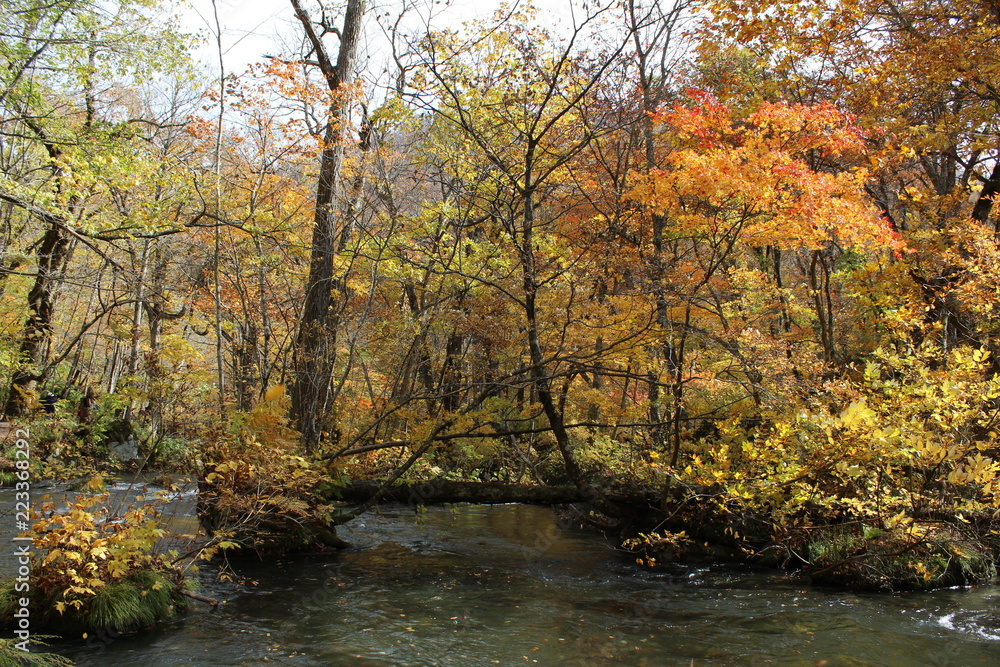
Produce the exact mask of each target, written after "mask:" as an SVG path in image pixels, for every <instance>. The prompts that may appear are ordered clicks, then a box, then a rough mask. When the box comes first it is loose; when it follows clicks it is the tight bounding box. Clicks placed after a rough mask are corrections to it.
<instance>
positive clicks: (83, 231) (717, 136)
mask: <svg viewBox="0 0 1000 667" xmlns="http://www.w3.org/2000/svg"><path fill="white" fill-rule="evenodd" d="M407 7H409V5H407ZM169 9H170V8H169V7H168V6H166V5H165V4H162V3H160V2H159V1H158V0H115V1H114V2H97V1H95V0H51V1H46V2H40V1H39V0H10V1H9V2H7V3H5V4H4V7H3V8H2V9H0V30H2V34H3V38H2V42H0V65H2V67H0V164H2V172H0V303H2V307H0V406H3V409H4V412H5V414H6V417H5V419H7V420H10V421H11V422H13V423H19V424H30V425H31V428H32V432H33V433H34V434H36V442H35V443H34V445H33V446H34V450H33V452H34V453H33V456H34V457H35V458H34V460H33V465H34V466H36V469H37V470H38V471H39V472H38V474H39V475H41V474H45V475H50V476H58V475H60V474H66V471H67V470H72V471H78V470H82V469H93V470H112V469H115V467H117V468H119V469H123V470H130V469H134V468H135V467H137V466H139V465H142V466H148V467H150V468H153V469H158V470H170V471H180V472H184V473H188V474H191V475H194V476H195V477H196V478H197V479H198V480H199V489H200V492H201V501H200V502H201V503H202V505H201V507H202V517H201V518H202V520H203V524H204V525H205V527H206V530H207V532H208V533H209V534H210V535H218V537H217V539H216V542H215V546H213V547H212V548H213V549H221V550H225V549H250V550H257V551H258V552H263V551H267V550H268V549H278V550H280V549H282V548H284V547H285V546H287V540H289V539H294V540H298V541H300V542H310V543H313V544H319V545H321V546H324V547H332V546H336V544H337V538H336V535H335V527H336V525H337V524H341V523H344V522H346V521H349V520H350V519H352V518H354V517H356V516H358V515H359V514H360V513H362V512H364V511H365V510H367V509H369V508H370V507H371V506H372V505H373V504H374V503H375V502H378V501H379V500H381V499H386V498H393V497H395V498H397V499H403V500H404V501H405V500H406V499H407V498H410V499H411V500H412V499H413V498H414V497H416V498H417V499H418V500H420V501H426V502H449V501H453V500H473V501H477V500H478V501H480V502H501V501H517V500H527V501H528V502H543V503H545V504H566V505H569V504H570V503H573V504H574V509H573V510H572V511H573V512H575V513H576V515H578V516H579V519H580V521H581V522H587V523H590V524H592V525H596V526H600V527H603V528H605V529H612V528H613V529H616V530H619V531H625V532H624V533H621V534H622V535H623V537H622V539H623V540H624V542H623V547H622V548H627V549H631V550H633V551H634V552H635V554H636V555H637V557H638V558H639V559H640V560H641V561H642V562H644V563H645V564H647V565H650V566H655V564H656V562H657V561H662V560H664V559H671V558H685V557H687V556H689V555H690V554H692V553H697V554H698V555H700V556H705V555H706V554H707V555H709V556H717V557H726V558H731V557H739V558H744V559H749V560H752V561H754V562H762V563H767V564H772V565H778V566H783V567H786V568H789V570H791V571H803V572H807V573H809V574H810V575H811V576H813V577H814V578H815V579H816V580H824V581H831V582H834V583H845V582H846V583H847V584H848V585H854V586H860V587H867V588H883V589H885V588H931V587H937V586H943V585H951V584H955V583H968V582H974V581H982V580H985V579H988V578H990V577H992V576H993V575H994V574H995V569H996V566H995V563H996V557H997V548H1000V542H998V540H997V529H998V524H997V520H996V516H997V514H996V513H997V511H998V509H1000V462H998V460H997V457H998V455H1000V443H998V436H997V432H998V431H1000V375H998V373H1000V358H998V355H1000V328H998V324H997V322H998V319H997V317H998V312H997V309H998V307H1000V246H998V242H1000V215H998V213H1000V212H998V211H997V209H996V207H994V198H995V197H996V195H997V194H998V192H1000V125H998V119H1000V114H998V112H1000V5H998V4H997V3H995V2H992V1H990V0H942V1H940V2H929V1H928V0H900V1H890V0H838V1H836V2H826V1H823V2H820V1H811V0H810V1H806V2H795V3H792V2H783V1H781V0H770V1H765V2H742V1H741V0H706V1H704V2H702V1H700V0H641V1H640V0H613V1H611V2H605V3H574V9H573V11H572V12H571V13H568V14H567V16H569V17H570V18H568V19H566V20H565V21H563V22H561V23H558V24H554V23H552V22H551V21H549V20H548V19H545V18H544V17H545V16H546V14H545V13H544V11H543V10H537V9H534V8H532V7H530V6H528V5H524V4H516V3H515V4H512V5H510V6H506V7H502V8H501V9H500V10H498V11H497V13H496V14H494V15H492V16H490V17H488V18H484V19H471V20H469V21H467V22H465V23H462V24H461V25H459V24H458V23H452V24H447V25H440V26H439V25H436V24H435V23H434V22H433V21H430V20H424V19H425V18H426V17H427V16H428V15H429V14H427V12H426V11H424V9H421V8H420V7H419V6H414V7H409V8H408V9H407V8H405V7H403V6H402V5H401V6H400V7H399V8H392V7H390V6H386V7H378V8H374V7H373V4H372V3H367V2H365V0H346V1H345V2H341V3H334V4H333V5H331V6H323V7H321V6H320V5H319V4H316V5H312V4H310V3H309V2H306V1H305V0H291V2H290V7H289V8H288V10H289V11H288V16H289V19H288V20H289V24H288V25H289V27H290V30H292V31H293V32H294V38H293V39H292V40H291V42H290V43H292V44H294V45H295V46H294V47H289V48H288V50H287V51H286V52H284V53H274V54H270V55H268V56H266V57H261V58H260V60H259V61H258V62H256V63H255V64H253V65H251V66H250V67H249V68H248V69H246V70H245V71H226V68H225V67H223V76H222V77H221V78H220V77H219V76H218V62H216V63H208V64H207V65H203V64H199V63H197V62H194V61H193V59H192V56H191V54H192V49H193V48H194V47H195V37H194V36H192V35H190V34H186V31H185V29H184V28H183V27H182V24H181V23H179V22H178V20H177V19H175V18H171V15H170V13H169ZM217 27H218V26H217ZM210 32H211V31H210ZM376 34H378V35H379V36H380V37H379V40H381V41H377V40H375V38H374V37H373V35H376ZM212 39H214V37H213V36H212V35H211V34H210V35H209V41H211V40H212ZM376 44H377V45H378V46H377V50H378V56H379V58H380V59H381V60H379V59H377V58H375V57H374V56H373V50H374V49H375V48H376V47H375V46H374V45H376ZM217 55H218V54H217ZM383 61H384V65H383V64H382V63H383ZM373 63H378V64H376V65H373ZM213 67H214V68H215V69H214V70H213V69H212V68H213ZM206 68H207V69H206ZM50 396H51V397H50ZM47 397H50V398H48V399H47ZM46 400H48V403H47V404H46V402H45V401H46ZM46 406H48V407H51V408H53V409H54V411H55V412H54V414H47V413H46V412H45V407H46ZM123 433H129V434H131V436H132V437H133V439H134V441H135V442H136V446H137V456H136V457H135V458H134V459H129V460H125V461H119V460H118V458H116V456H115V455H113V454H112V452H111V450H112V446H113V445H114V444H115V443H116V441H120V440H125V439H126V438H125V436H124V435H122V434H123ZM10 458H12V457H10ZM119 458H120V457H119ZM125 458H127V459H128V458H129V457H125ZM43 471H44V472H43ZM74 474H75V473H74ZM415 494H416V495H415ZM546 494H548V495H546ZM262 497H266V498H267V499H268V500H267V502H268V503H270V505H269V509H268V510H267V511H266V512H261V511H259V509H254V508H255V507H256V508H259V507H260V502H261V498H262ZM540 498H542V499H543V500H539V499H540ZM331 502H332V504H331ZM136 521H137V523H136V525H137V526H138V525H139V524H140V523H141V521H140V520H139V519H137V520H136ZM39 530H40V529H39ZM48 530H49V531H51V530H52V527H51V525H50V526H48ZM629 531H631V532H629ZM42 532H44V531H42ZM49 534H51V532H50V533H49ZM626 537H627V539H625V538H626ZM36 546H37V544H36ZM212 553H215V552H214V551H211V552H209V555H211V554H212ZM122 558H125V557H124V556H123V557H122ZM128 559H132V560H128ZM126 561H128V567H148V566H150V562H149V561H144V560H142V559H141V558H139V556H138V555H136V553H133V552H130V555H128V558H127V559H126ZM102 562H103V563H106V562H107V561H103V560H102ZM95 563H96V561H95ZM55 564H56V565H58V563H55ZM161 565H162V563H161V564H158V565H156V566H155V567H154V568H153V569H156V567H160V566H161ZM96 567H98V566H97V565H95V568H96ZM100 567H102V568H105V567H106V566H105V565H100ZM126 569H127V568H126ZM102 572H104V574H103V575H101V576H103V577H104V578H105V579H106V580H110V579H114V578H115V577H120V576H126V575H125V574H124V572H125V570H122V571H121V572H120V573H119V574H117V575H116V574H115V573H114V572H110V573H109V572H107V571H106V569H105V570H102ZM63 575H65V572H62V573H59V572H56V573H55V574H52V576H51V580H50V581H48V583H45V581H43V582H41V583H40V586H42V587H43V588H44V586H46V585H47V586H49V587H50V589H51V590H52V591H55V590H64V589H66V588H67V587H68V586H70V584H69V583H67V580H65V579H64V578H62V579H61V578H60V576H63ZM98 578H101V577H100V576H99V577H98ZM168 578H169V577H168ZM91 592H93V591H91ZM76 599H77V600H79V601H80V604H79V605H77V606H76V608H77V609H85V608H86V606H87V604H88V603H87V599H88V598H87V594H86V593H79V594H78V597H77V598H76ZM60 613H62V611H61V610H60Z"/></svg>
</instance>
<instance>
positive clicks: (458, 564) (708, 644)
mask: <svg viewBox="0 0 1000 667" xmlns="http://www.w3.org/2000/svg"><path fill="white" fill-rule="evenodd" d="M340 533H341V536H342V537H344V538H346V539H347V540H348V541H350V542H352V543H353V544H354V545H355V546H354V547H353V548H352V549H349V550H347V551H344V552H340V553H333V554H328V555H322V556H319V555H311V556H286V557H283V558H281V559H278V560H277V561H271V562H266V563H264V562H259V561H253V560H241V561H238V562H235V563H233V564H232V566H233V569H234V570H235V571H236V572H237V573H238V574H239V575H241V576H242V577H244V578H245V579H246V581H245V583H244V584H243V585H241V586H239V587H236V586H233V585H232V584H228V583H216V582H215V580H214V577H213V576H212V575H213V574H214V573H215V572H214V570H212V568H206V569H205V570H204V571H203V572H202V575H201V576H202V578H203V580H204V584H203V589H202V593H203V594H206V595H209V596H213V597H217V598H220V599H224V600H225V604H224V605H222V606H221V607H220V608H218V609H216V610H214V611H213V610H211V608H209V607H207V606H206V605H202V604H201V603H197V602H193V603H192V609H191V611H190V612H189V613H188V614H187V615H185V616H184V617H182V618H180V619H178V620H176V621H174V622H171V623H166V624H163V625H160V626H159V627H157V628H154V629H152V630H149V631H146V632H143V633H141V634H138V635H135V636H128V637H110V636H100V637H90V638H89V639H88V640H87V641H86V643H82V642H81V643H77V644H70V645H65V644H64V645H60V646H59V647H58V650H59V652H60V653H63V654H65V655H68V656H70V657H71V658H73V659H74V660H75V661H77V663H78V664H79V665H83V666H87V665H91V666H95V667H113V666H118V665H121V666H129V667H132V666H135V665H143V666H149V667H154V666H166V665H244V664H245V665H262V664H279V665H352V666H353V665H357V666H366V665H462V666H471V665H532V664H538V665H586V666H588V667H594V666H598V665H685V666H687V665H690V664H692V662H693V664H695V665H762V664H774V665H827V666H828V667H833V666H835V665H907V666H909V665H936V666H938V667H945V666H950V667H957V666H959V665H963V666H964V665H991V666H992V665H997V664H1000V606H998V605H1000V588H997V587H982V588H975V589H963V590H942V591H937V592H933V593H923V594H903V595H878V594H864V595H862V594H854V593H846V592H841V591H831V590H823V589H817V588H811V587H808V586H806V585H803V584H802V583H796V582H793V581H791V580H789V579H787V578H786V577H783V576H782V575H781V574H778V573H775V572H773V571H767V570H755V569H752V568H748V567H747V566H723V565H684V566H673V567H671V568H670V569H669V570H666V571H657V572H652V571H648V570H643V569H640V568H639V567H637V566H636V565H635V564H634V562H632V560H631V559H630V558H628V557H627V556H625V555H623V554H621V553H618V552H616V551H615V550H613V549H612V548H610V547H609V545H608V542H607V541H606V540H605V539H604V538H603V537H602V536H601V535H600V534H598V533H595V532H587V531H581V530H579V529H576V528H570V527H566V526H564V525H563V524H561V523H560V522H559V521H558V520H557V518H556V516H555V515H554V514H553V512H552V511H550V510H548V509H545V508H538V507H526V506H520V505H503V506H494V507H482V506H457V507H454V508H447V507H445V508H441V507H438V508H429V509H427V510H426V511H420V512H414V510H413V509H412V508H405V507H401V506H396V507H392V506H388V507H383V508H381V509H379V510H377V511H376V512H374V513H371V514H368V515H366V516H364V517H362V518H361V519H359V520H357V521H355V522H354V523H353V524H351V525H350V526H345V527H342V528H341V529H340ZM210 570H212V571H210Z"/></svg>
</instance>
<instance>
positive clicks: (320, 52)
mask: <svg viewBox="0 0 1000 667" xmlns="http://www.w3.org/2000/svg"><path fill="white" fill-rule="evenodd" d="M291 3H292V7H293V9H294V10H295V15H296V17H297V18H298V19H299V22H300V23H301V24H302V27H303V29H304V30H305V33H306V36H307V37H308V38H309V41H310V43H311V45H312V48H313V55H314V56H315V58H316V60H317V62H318V63H319V67H320V71H321V72H322V74H323V76H324V77H325V78H326V82H327V86H328V87H329V89H330V91H331V92H332V93H333V96H332V102H331V103H330V107H329V109H328V110H327V122H326V130H325V134H324V137H323V153H322V157H321V159H320V172H319V179H318V183H317V186H316V208H315V214H314V218H313V238H312V253H311V257H310V262H309V278H308V282H307V284H306V295H305V303H304V304H303V308H302V316H301V318H300V320H299V329H298V335H297V338H296V345H295V380H294V383H293V386H292V391H291V395H292V418H293V419H294V421H295V424H296V427H297V428H298V430H299V432H300V433H302V444H303V446H304V448H305V450H306V452H308V453H311V452H312V451H313V450H315V448H316V446H317V445H318V444H319V441H320V440H321V438H322V433H323V426H324V424H323V421H324V415H325V414H326V413H327V409H328V405H327V404H328V402H329V398H330V383H331V379H332V375H333V366H334V356H335V354H336V328H337V324H338V322H337V314H336V312H335V311H334V309H333V256H334V253H335V252H336V250H337V242H338V239H339V237H340V235H339V233H338V231H337V198H338V192H339V190H340V187H341V186H340V179H341V173H340V172H341V166H342V164H343V158H344V144H343V134H344V129H345V127H346V125H347V120H348V115H349V112H350V107H351V104H350V99H349V97H348V94H347V93H346V92H345V91H344V87H345V84H346V83H348V82H349V81H350V80H351V78H352V77H353V76H354V68H355V54H356V52H357V46H358V42H359V41H360V38H361V21H362V17H363V16H364V12H365V0H348V2H347V9H346V11H345V13H344V24H343V27H342V28H341V30H340V37H341V41H340V52H339V54H338V56H337V61H336V64H334V63H333V61H331V60H330V58H329V56H328V55H327V52H326V48H325V46H324V45H323V42H322V41H321V36H320V35H317V33H316V31H315V28H314V24H313V22H312V19H311V18H310V17H309V15H308V14H307V13H306V11H305V10H304V9H303V8H302V5H301V3H300V2H299V0H291Z"/></svg>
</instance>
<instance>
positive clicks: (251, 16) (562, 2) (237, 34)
mask: <svg viewBox="0 0 1000 667" xmlns="http://www.w3.org/2000/svg"><path fill="white" fill-rule="evenodd" d="M188 2H189V4H190V9H189V10H188V11H187V12H186V13H185V14H186V17H187V21H186V23H187V25H188V27H189V29H190V30H197V31H200V32H202V33H203V35H204V37H205V39H206V42H207V43H206V44H205V45H204V46H202V47H201V48H200V49H198V50H197V51H196V52H195V56H196V58H197V59H198V60H199V61H201V62H202V63H203V65H204V66H205V68H206V69H208V70H209V71H217V68H218V66H217V63H218V55H217V53H216V48H215V37H214V34H215V18H214V15H213V8H212V1H211V0H188ZM404 2H405V3H406V4H407V5H410V6H414V5H417V6H418V7H419V9H416V10H411V14H413V15H414V16H418V15H419V16H420V17H421V18H422V19H424V20H426V19H427V18H428V16H429V14H431V13H433V18H432V22H433V26H434V27H436V28H440V27H445V26H447V25H449V24H450V25H457V24H459V23H461V22H463V21H466V20H468V19H472V18H485V17H488V16H489V15H490V14H492V13H493V11H494V10H496V9H497V8H498V7H499V6H500V4H501V0H452V1H451V2H450V3H446V2H443V1H442V0H423V1H421V0H374V1H372V2H369V10H368V12H369V14H368V17H367V21H366V29H367V35H366V43H368V44H371V45H374V50H375V52H370V53H369V54H368V56H369V57H370V58H371V60H372V61H377V60H381V59H382V58H381V57H380V53H378V51H379V50H380V48H384V47H385V46H386V45H387V43H386V42H384V38H383V37H382V36H381V35H382V31H381V30H380V29H379V28H378V26H377V25H376V24H375V20H374V19H375V17H376V16H377V15H384V14H387V13H388V15H389V16H391V17H394V16H396V15H397V14H398V12H399V10H400V8H401V7H402V6H403V4H404ZM515 2H517V3H518V4H526V2H524V0H509V1H508V4H513V3H515ZM216 4H217V7H218V12H219V22H220V23H221V25H222V49H223V57H224V63H225V67H226V70H227V71H228V72H242V71H243V70H244V69H246V67H247V65H249V64H250V63H253V62H257V61H259V60H260V59H261V57H262V56H263V55H265V54H267V55H279V54H280V53H281V51H282V44H293V43H295V42H296V41H297V40H298V39H300V35H301V29H300V28H299V27H298V25H297V23H295V16H294V14H293V12H292V7H291V3H290V2H289V1H288V0H216ZM304 4H305V7H306V8H307V10H308V11H310V12H315V11H316V9H315V7H316V5H312V4H311V3H310V2H306V3H304ZM534 4H536V5H537V6H539V7H541V8H542V12H543V15H544V16H545V17H546V19H549V18H551V21H552V23H553V25H554V24H556V23H558V22H560V21H562V20H569V17H570V11H571V10H570V8H571V6H572V5H573V4H574V3H573V1H572V0H536V1H535V3H534ZM314 16H315V13H314ZM336 24H337V25H339V24H340V20H339V17H338V20H337V21H336ZM380 43H381V44H382V46H381V47H380V46H379V44H380ZM370 51H371V49H370ZM285 55H289V54H287V53H286V54H285Z"/></svg>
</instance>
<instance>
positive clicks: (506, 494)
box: [332, 480, 659, 509]
mask: <svg viewBox="0 0 1000 667" xmlns="http://www.w3.org/2000/svg"><path fill="white" fill-rule="evenodd" d="M380 486H381V485H380V483H379V482H376V481H371V480H357V481H354V482H351V483H349V484H348V485H346V486H342V487H337V488H336V489H334V491H333V494H332V496H333V498H334V499H336V500H341V501H343V502H346V503H363V502H365V501H367V500H368V499H369V498H371V497H372V495H373V494H375V493H376V492H377V491H378V490H379V488H380ZM605 496H606V497H607V498H609V499H611V500H612V501H613V502H614V503H616V504H621V505H626V506H631V507H635V508H644V509H645V508H655V507H657V506H658V503H659V497H658V495H657V494H656V492H654V491H651V490H650V491H644V490H637V491H634V492H631V493H627V494H615V493H605ZM593 497H594V494H593V492H590V493H588V492H587V490H580V489H578V488H577V487H575V486H571V485H566V486H539V485H528V484H504V483H501V482H459V481H454V480H430V481H426V482H417V483H413V484H396V485H394V486H391V487H389V488H388V489H385V490H384V491H383V493H382V500H383V501H386V502H397V503H404V504H407V505H443V504H448V503H476V504H480V505H500V504H505V503H522V504H525V505H569V504H573V503H586V502H589V501H590V500H592V499H593Z"/></svg>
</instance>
